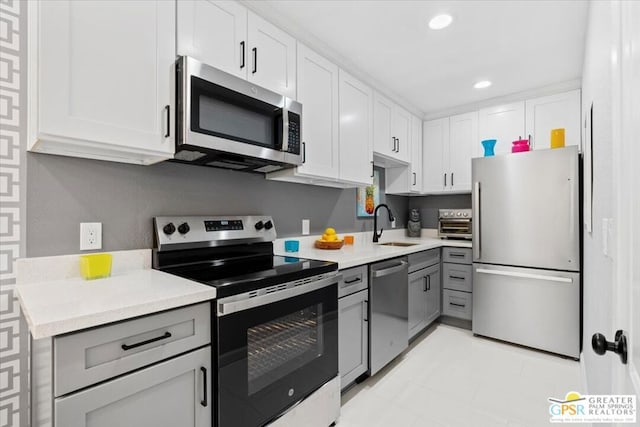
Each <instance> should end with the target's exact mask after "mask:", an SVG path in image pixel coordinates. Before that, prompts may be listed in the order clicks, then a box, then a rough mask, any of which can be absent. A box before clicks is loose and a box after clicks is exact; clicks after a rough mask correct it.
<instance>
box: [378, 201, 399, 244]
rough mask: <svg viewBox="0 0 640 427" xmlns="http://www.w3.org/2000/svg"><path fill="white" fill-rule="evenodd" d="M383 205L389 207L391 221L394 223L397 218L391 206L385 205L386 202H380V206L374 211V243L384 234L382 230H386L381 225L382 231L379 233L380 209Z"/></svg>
mask: <svg viewBox="0 0 640 427" xmlns="http://www.w3.org/2000/svg"><path fill="white" fill-rule="evenodd" d="M382 207H384V208H385V209H387V212H389V221H390V222H391V223H392V224H393V222H394V221H395V220H396V219H395V218H394V216H393V214H392V213H391V209H389V206H387V205H385V204H384V203H380V204H379V205H378V206H376V210H374V211H373V243H378V239H379V238H380V237H381V236H382V231H383V230H384V229H383V228H382V227H380V233H379V234H378V209H380V208H382ZM392 226H393V225H392Z"/></svg>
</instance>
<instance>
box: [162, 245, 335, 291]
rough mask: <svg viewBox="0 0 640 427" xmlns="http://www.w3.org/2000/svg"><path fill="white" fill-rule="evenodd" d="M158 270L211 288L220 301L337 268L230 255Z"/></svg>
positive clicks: (312, 262) (324, 263)
mask: <svg viewBox="0 0 640 427" xmlns="http://www.w3.org/2000/svg"><path fill="white" fill-rule="evenodd" d="M182 261H186V260H182ZM159 269H160V270H162V271H164V272H166V273H170V274H175V275H177V276H180V277H184V278H185V279H190V280H195V281H196V282H200V283H204V284H206V285H209V286H215V287H216V289H217V297H218V298H223V297H226V296H230V295H236V294H241V293H244V292H249V291H252V290H255V289H261V288H266V287H269V286H272V285H277V284H281V283H286V282H290V281H294V280H299V279H304V278H305V277H311V276H315V275H318V274H322V273H326V272H330V271H336V270H337V269H338V264H336V263H334V262H328V261H316V260H309V259H303V258H294V257H284V256H278V255H272V254H260V255H256V254H251V255H246V256H242V254H234V256H230V257H229V256H227V257H224V256H217V257H212V258H210V259H200V260H198V261H196V262H182V263H179V264H177V265H176V264H174V265H172V266H165V267H160V268H159Z"/></svg>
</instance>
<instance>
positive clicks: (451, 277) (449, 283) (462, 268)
mask: <svg viewBox="0 0 640 427" xmlns="http://www.w3.org/2000/svg"><path fill="white" fill-rule="evenodd" d="M472 267H473V266H471V265H466V264H451V263H449V262H445V263H443V264H442V272H443V275H442V287H443V288H444V289H453V290H456V291H463V292H471V291H472V289H471V280H472V277H473V268H472Z"/></svg>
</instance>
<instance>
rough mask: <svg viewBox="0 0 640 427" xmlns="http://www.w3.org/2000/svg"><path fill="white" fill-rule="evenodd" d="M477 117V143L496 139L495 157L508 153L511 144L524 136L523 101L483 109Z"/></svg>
mask: <svg viewBox="0 0 640 427" xmlns="http://www.w3.org/2000/svg"><path fill="white" fill-rule="evenodd" d="M478 115H479V117H478V130H479V134H480V138H479V141H483V140H485V139H496V140H497V143H496V147H495V150H494V151H495V154H496V155H498V154H505V153H510V152H511V146H512V142H513V141H515V140H517V139H519V138H524V136H525V126H524V102H523V101H521V102H514V103H512V104H506V105H499V106H497V107H491V108H484V109H482V110H480V111H479V112H478Z"/></svg>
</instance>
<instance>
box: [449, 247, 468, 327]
mask: <svg viewBox="0 0 640 427" xmlns="http://www.w3.org/2000/svg"><path fill="white" fill-rule="evenodd" d="M471 255H472V251H471V249H470V248H451V247H445V248H443V249H442V261H443V262H442V288H443V291H442V314H444V315H445V316H450V317H455V318H458V319H464V320H471V317H472V313H471V306H472V300H473V286H472V285H473V283H472V282H473V274H472V265H471V263H472V256H471Z"/></svg>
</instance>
